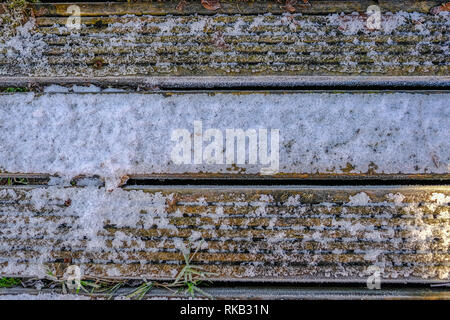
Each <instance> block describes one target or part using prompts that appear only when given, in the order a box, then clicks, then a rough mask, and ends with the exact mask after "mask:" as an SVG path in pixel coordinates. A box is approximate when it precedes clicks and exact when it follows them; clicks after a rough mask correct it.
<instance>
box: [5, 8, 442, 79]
mask: <svg viewBox="0 0 450 320" xmlns="http://www.w3.org/2000/svg"><path fill="white" fill-rule="evenodd" d="M449 17H450V15H448V13H447V12H443V13H441V14H440V15H438V16H432V15H425V14H419V13H406V12H399V13H395V14H391V13H383V16H382V19H381V25H380V27H381V29H380V30H377V31H373V30H372V31H371V30H369V29H368V28H367V26H366V18H365V17H364V16H363V15H358V14H351V15H344V14H333V15H327V16H307V15H301V14H294V15H291V14H284V15H282V16H277V15H271V14H267V15H259V16H240V15H214V16H188V17H186V16H139V17H136V16H129V15H128V16H125V17H115V16H110V17H101V19H100V18H99V19H100V20H99V21H103V22H102V23H103V24H101V27H98V25H96V24H95V25H93V24H92V23H91V24H87V25H82V26H81V29H80V30H79V31H78V30H69V29H68V28H67V27H66V26H65V25H64V24H65V20H64V19H62V20H61V19H60V18H54V21H53V20H52V18H46V19H44V21H46V22H45V23H44V22H42V21H41V20H38V22H37V23H36V22H35V21H29V22H27V23H26V24H24V25H23V26H20V27H18V28H17V30H9V31H10V32H8V28H7V27H8V24H7V23H5V27H6V28H5V31H4V32H3V34H1V35H0V75H2V76H19V75H20V76H40V77H46V76H66V77H67V76H82V77H86V76H121V77H123V76H127V75H130V76H131V75H196V76H198V75H267V74H281V75H287V74H290V75H350V74H351V75H403V76H409V75H433V76H434V75H447V74H448V68H449V66H448V55H449V37H448V35H447V29H448V25H449ZM0 18H1V17H0ZM39 21H41V23H43V25H39ZM52 21H53V24H52Z"/></svg>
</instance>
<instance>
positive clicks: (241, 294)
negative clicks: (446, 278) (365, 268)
mask: <svg viewBox="0 0 450 320" xmlns="http://www.w3.org/2000/svg"><path fill="white" fill-rule="evenodd" d="M135 289H136V288H135V287H128V286H125V287H122V288H120V289H119V290H117V292H116V294H115V296H118V297H123V296H127V295H129V294H130V293H131V292H132V291H133V290H135ZM202 290H204V291H205V292H207V293H208V294H209V295H211V296H212V297H213V298H215V299H227V300H228V299H231V300H248V299H262V300H265V299H282V300H286V299H288V300H290V299H295V300H298V299H307V300H311V299H312V300H314V299H328V300H334V299H339V300H342V299H344V300H360V299H363V300H372V299H377V300H391V299H403V300H404V299H406V300H419V299H420V300H424V299H425V300H436V299H439V300H443V299H445V300H448V299H450V294H449V291H448V289H446V288H445V287H444V288H430V287H418V288H417V287H416V288H414V287H413V288H404V287H388V288H384V287H383V285H382V286H381V290H369V289H366V288H364V287H363V285H361V286H360V287H344V286H341V287H339V286H337V287H327V286H324V285H322V286H320V287H302V286H300V285H299V286H268V285H267V284H265V283H261V284H260V285H259V286H245V285H240V286H239V285H233V286H226V285H223V286H220V285H215V286H211V285H210V286H205V287H202ZM55 293H59V294H62V290H61V289H58V288H57V289H41V290H36V289H32V288H20V287H14V288H9V289H4V288H0V299H1V297H2V296H6V295H23V294H27V295H38V294H44V298H45V295H46V294H55ZM80 295H81V297H82V298H83V297H84V298H86V299H89V298H90V299H94V300H95V299H108V298H110V297H109V295H107V294H101V293H94V294H90V295H85V294H84V293H82V292H80ZM62 297H64V296H62ZM180 297H186V296H185V295H176V296H174V295H173V293H171V292H170V291H168V290H166V289H162V288H154V289H152V290H150V291H149V292H148V293H147V295H146V296H145V297H144V299H161V298H162V299H169V300H170V299H179V298H180ZM204 298H205V297H202V296H197V299H204Z"/></svg>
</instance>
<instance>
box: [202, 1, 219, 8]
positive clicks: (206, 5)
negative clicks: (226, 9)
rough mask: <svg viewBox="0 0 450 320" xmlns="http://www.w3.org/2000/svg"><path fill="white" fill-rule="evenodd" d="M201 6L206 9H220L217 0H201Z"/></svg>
mask: <svg viewBox="0 0 450 320" xmlns="http://www.w3.org/2000/svg"><path fill="white" fill-rule="evenodd" d="M202 6H203V7H204V8H205V9H207V10H217V9H220V3H219V1H218V0H202Z"/></svg>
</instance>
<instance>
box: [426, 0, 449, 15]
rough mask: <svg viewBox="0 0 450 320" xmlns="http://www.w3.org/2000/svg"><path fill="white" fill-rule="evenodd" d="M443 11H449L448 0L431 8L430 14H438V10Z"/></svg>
mask: <svg viewBox="0 0 450 320" xmlns="http://www.w3.org/2000/svg"><path fill="white" fill-rule="evenodd" d="M443 11H450V2H447V3H444V4H442V5H440V6H437V7H434V8H431V10H430V13H431V14H439V13H440V12H443Z"/></svg>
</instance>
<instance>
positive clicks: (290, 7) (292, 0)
mask: <svg viewBox="0 0 450 320" xmlns="http://www.w3.org/2000/svg"><path fill="white" fill-rule="evenodd" d="M296 4H297V0H286V6H285V8H286V10H287V11H289V12H290V13H294V12H295V7H294V6H295V5H296Z"/></svg>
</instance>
